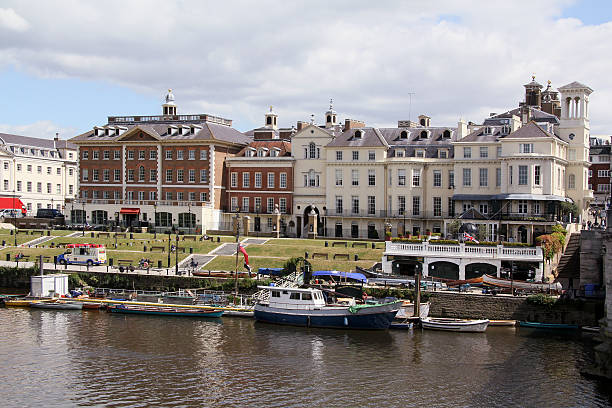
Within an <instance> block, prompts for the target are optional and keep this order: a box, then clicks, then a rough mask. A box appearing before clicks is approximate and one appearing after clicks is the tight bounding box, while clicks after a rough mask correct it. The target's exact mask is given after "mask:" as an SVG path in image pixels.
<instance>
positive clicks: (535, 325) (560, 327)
mask: <svg viewBox="0 0 612 408" xmlns="http://www.w3.org/2000/svg"><path fill="white" fill-rule="evenodd" d="M519 326H521V327H529V328H532V329H543V330H578V329H579V327H578V325H576V324H562V323H538V322H524V321H521V322H519Z"/></svg>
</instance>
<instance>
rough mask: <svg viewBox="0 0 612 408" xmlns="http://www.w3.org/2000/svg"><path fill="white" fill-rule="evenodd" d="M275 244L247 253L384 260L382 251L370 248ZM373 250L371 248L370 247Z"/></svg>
mask: <svg viewBox="0 0 612 408" xmlns="http://www.w3.org/2000/svg"><path fill="white" fill-rule="evenodd" d="M274 241H275V242H272V243H271V242H267V243H265V244H263V245H249V246H248V247H247V252H248V253H249V256H251V255H253V256H278V257H285V258H291V257H297V256H304V252H308V253H309V255H310V256H312V254H313V253H322V254H328V255H329V260H332V259H333V255H334V254H349V257H350V259H354V257H355V255H358V256H359V259H364V260H365V259H367V260H373V261H377V262H378V261H380V260H381V258H382V253H383V250H382V249H369V248H344V247H334V248H332V247H331V246H330V247H327V248H326V247H325V246H320V245H309V244H310V243H311V242H312V241H306V240H305V242H304V243H303V244H302V245H299V246H296V245H286V244H287V243H288V241H285V240H274ZM370 248H371V247H370Z"/></svg>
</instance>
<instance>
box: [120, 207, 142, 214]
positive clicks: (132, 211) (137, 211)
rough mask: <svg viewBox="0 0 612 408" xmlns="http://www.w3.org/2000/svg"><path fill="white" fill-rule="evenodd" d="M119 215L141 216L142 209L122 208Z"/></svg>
mask: <svg viewBox="0 0 612 408" xmlns="http://www.w3.org/2000/svg"><path fill="white" fill-rule="evenodd" d="M119 213H120V214H134V215H138V214H140V208H122V209H121V210H119Z"/></svg>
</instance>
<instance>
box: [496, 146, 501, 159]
mask: <svg viewBox="0 0 612 408" xmlns="http://www.w3.org/2000/svg"><path fill="white" fill-rule="evenodd" d="M496 149H497V157H501V155H502V148H501V146H497V148H496Z"/></svg>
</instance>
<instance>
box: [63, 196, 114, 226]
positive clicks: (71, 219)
mask: <svg viewBox="0 0 612 408" xmlns="http://www.w3.org/2000/svg"><path fill="white" fill-rule="evenodd" d="M115 218H117V217H115ZM70 223H71V224H72V225H73V227H72V228H74V198H73V199H72V201H70Z"/></svg>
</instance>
